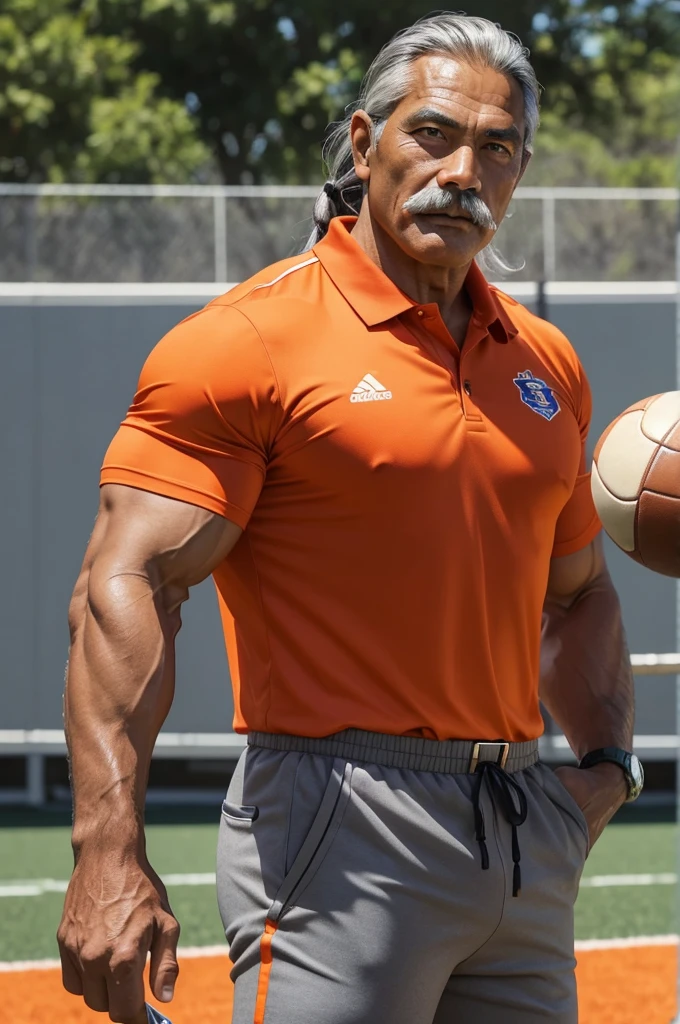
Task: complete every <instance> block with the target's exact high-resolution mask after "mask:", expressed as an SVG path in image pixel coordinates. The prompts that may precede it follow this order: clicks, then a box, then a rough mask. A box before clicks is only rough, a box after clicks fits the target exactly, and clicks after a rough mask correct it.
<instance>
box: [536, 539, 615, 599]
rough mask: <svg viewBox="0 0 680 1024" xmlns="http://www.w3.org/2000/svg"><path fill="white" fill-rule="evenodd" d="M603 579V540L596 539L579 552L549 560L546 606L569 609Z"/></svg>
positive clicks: (604, 569) (604, 563) (605, 571)
mask: <svg viewBox="0 0 680 1024" xmlns="http://www.w3.org/2000/svg"><path fill="white" fill-rule="evenodd" d="M604 575H607V565H606V562H605V558H604V549H603V546H602V538H601V537H600V536H597V537H595V539H594V540H592V541H591V542H590V544H587V545H586V546H585V547H583V548H581V549H580V550H579V551H574V552H573V553H572V554H569V555H563V556H562V557H557V558H552V559H551V561H550V572H549V575H548V587H547V591H546V604H548V605H550V604H557V605H561V606H564V607H568V606H569V605H570V604H572V603H573V602H574V601H575V600H576V599H577V598H578V597H579V596H580V595H581V594H582V593H584V591H585V590H586V589H587V588H588V587H589V586H591V585H592V584H593V583H594V582H595V581H597V580H598V579H600V578H601V577H602V576H604Z"/></svg>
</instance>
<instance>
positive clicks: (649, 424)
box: [591, 391, 680, 577]
mask: <svg viewBox="0 0 680 1024" xmlns="http://www.w3.org/2000/svg"><path fill="white" fill-rule="evenodd" d="M591 487H592V491H593V498H594V501H595V506H596V508H597V511H598V514H599V516H600V519H601V521H602V525H603V527H604V529H605V531H606V532H607V534H608V535H609V536H610V537H611V539H612V540H613V541H614V543H615V544H616V545H617V546H618V547H620V548H621V550H622V551H625V552H626V554H627V555H630V557H631V558H634V559H635V561H636V562H639V563H640V565H645V566H647V568H648V569H653V570H654V572H659V573H662V574H663V575H664V576H675V577H680V391H667V392H665V393H664V394H661V395H653V396H652V397H651V398H645V399H643V400H642V401H641V402H636V403H635V405H631V406H630V407H629V408H628V409H626V410H625V411H624V412H622V413H621V415H620V416H617V418H616V419H615V420H614V421H613V422H612V423H610V425H609V426H608V427H607V429H606V430H605V432H604V433H603V434H602V436H601V438H600V440H599V441H598V443H597V447H596V448H595V453H594V456H593V466H592V476H591Z"/></svg>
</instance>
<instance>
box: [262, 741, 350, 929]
mask: <svg viewBox="0 0 680 1024" xmlns="http://www.w3.org/2000/svg"><path fill="white" fill-rule="evenodd" d="M300 770H302V771H304V761H303V762H302V764H301V766H300ZM351 788H352V765H351V764H350V763H349V762H347V761H344V760H343V759H342V758H334V760H333V764H332V767H331V771H330V774H329V776H328V782H327V783H326V788H325V790H324V793H323V796H322V798H321V803H320V804H319V807H318V810H317V812H316V814H315V815H314V818H313V820H312V823H311V826H310V828H309V831H308V832H307V835H306V836H305V838H304V840H303V842H302V845H301V846H300V848H299V850H298V852H297V854H296V855H295V856H294V857H293V860H292V863H291V864H290V867H288V870H287V871H286V874H285V876H284V878H283V881H282V883H281V885H280V887H279V889H278V891H277V893H276V896H275V898H274V901H273V903H272V905H271V907H270V909H269V913H268V914H267V917H268V918H269V920H270V921H272V922H276V921H279V920H280V919H281V917H282V916H283V914H285V912H286V911H287V910H288V909H289V908H290V907H292V906H293V904H294V903H295V901H296V900H297V899H298V898H299V896H300V895H301V894H302V892H303V891H304V889H305V888H306V887H307V886H308V885H309V883H310V882H311V880H312V878H313V877H314V875H315V874H316V872H317V871H318V870H319V868H320V866H321V864H322V862H323V860H324V858H325V857H326V855H327V853H328V851H329V850H330V848H331V846H332V844H333V840H334V839H335V836H336V835H337V832H338V830H339V828H340V825H341V823H342V818H343V816H344V813H345V810H346V808H347V804H348V802H349V798H350V794H351Z"/></svg>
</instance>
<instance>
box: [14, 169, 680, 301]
mask: <svg viewBox="0 0 680 1024" xmlns="http://www.w3.org/2000/svg"><path fill="white" fill-rule="evenodd" d="M318 191H319V186H318V185H263V186H256V185H252V186H250V185H239V186H237V185H181V186H180V185H15V184H7V183H5V184H3V183H0V239H2V244H1V245H0V282H29V281H35V282H55V283H57V282H63V283H75V282H99V283H105V282H111V283H115V282H126V281H130V282H140V283H143V282H148V283H153V282H190V281H191V282H210V281H214V282H219V283H225V282H229V281H240V280H244V279H245V278H247V277H249V276H250V275H251V274H253V273H255V272H256V271H257V270H259V269H260V268H261V267H263V266H266V265H267V264H268V263H272V262H274V261H276V260H279V259H283V258H284V257H286V256H291V255H293V254H294V253H296V252H298V251H299V249H300V246H301V245H302V244H303V242H304V240H305V238H306V236H307V235H308V234H309V231H310V228H311V210H312V205H313V202H314V199H315V197H316V196H317V195H318ZM678 199H679V190H678V189H674V188H590V187H583V188H539V187H523V188H522V187H520V188H519V189H518V190H517V192H516V193H515V196H514V198H513V201H512V204H511V207H510V210H509V215H508V216H507V217H506V219H505V221H504V222H503V224H502V225H501V227H500V230H499V232H498V236H497V244H498V247H499V249H500V250H501V252H502V253H503V255H504V256H505V257H506V259H508V260H509V262H510V263H511V264H512V265H513V266H516V267H521V269H520V270H518V271H517V273H515V274H513V278H512V279H513V280H514V281H537V280H544V281H593V282H594V281H674V280H675V276H676V275H675V210H676V206H677V203H678Z"/></svg>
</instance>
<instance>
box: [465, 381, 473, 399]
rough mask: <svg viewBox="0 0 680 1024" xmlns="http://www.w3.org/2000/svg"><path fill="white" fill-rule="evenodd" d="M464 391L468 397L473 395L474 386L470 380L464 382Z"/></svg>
mask: <svg viewBox="0 0 680 1024" xmlns="http://www.w3.org/2000/svg"><path fill="white" fill-rule="evenodd" d="M463 391H464V392H465V394H466V395H468V396H470V395H471V394H472V384H471V383H470V381H469V380H464V381H463Z"/></svg>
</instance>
